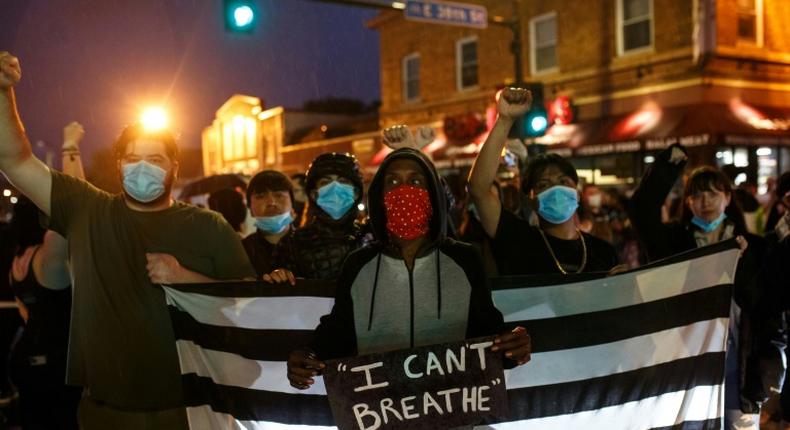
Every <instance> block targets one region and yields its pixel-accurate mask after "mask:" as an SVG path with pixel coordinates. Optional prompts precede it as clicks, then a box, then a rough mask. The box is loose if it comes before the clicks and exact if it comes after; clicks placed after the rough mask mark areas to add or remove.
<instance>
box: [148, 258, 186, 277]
mask: <svg viewBox="0 0 790 430" xmlns="http://www.w3.org/2000/svg"><path fill="white" fill-rule="evenodd" d="M145 259H146V260H147V262H148V264H147V265H146V267H145V268H146V269H147V270H148V277H149V278H150V279H151V283H152V284H177V283H179V282H183V279H184V278H183V267H181V264H179V263H178V260H177V259H176V257H173V256H172V255H170V254H163V253H154V252H149V253H146V254H145Z"/></svg>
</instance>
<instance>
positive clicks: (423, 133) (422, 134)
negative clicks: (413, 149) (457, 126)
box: [414, 126, 436, 149]
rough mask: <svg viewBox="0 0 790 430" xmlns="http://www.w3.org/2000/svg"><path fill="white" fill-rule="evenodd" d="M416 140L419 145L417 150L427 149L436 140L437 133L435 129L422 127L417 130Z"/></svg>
mask: <svg viewBox="0 0 790 430" xmlns="http://www.w3.org/2000/svg"><path fill="white" fill-rule="evenodd" d="M414 140H415V141H416V143H417V149H422V148H425V147H426V146H428V145H430V144H431V142H433V141H434V140H436V132H435V131H434V130H433V127H428V126H423V127H420V128H418V129H417V133H415V136H414Z"/></svg>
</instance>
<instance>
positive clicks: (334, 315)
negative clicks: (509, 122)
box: [310, 149, 504, 359]
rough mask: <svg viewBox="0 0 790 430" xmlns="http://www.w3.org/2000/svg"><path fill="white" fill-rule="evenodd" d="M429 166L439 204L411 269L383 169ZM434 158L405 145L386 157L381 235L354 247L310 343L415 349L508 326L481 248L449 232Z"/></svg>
mask: <svg viewBox="0 0 790 430" xmlns="http://www.w3.org/2000/svg"><path fill="white" fill-rule="evenodd" d="M398 158H409V159H412V160H415V161H417V162H418V163H419V164H420V166H421V167H422V168H423V169H424V170H425V173H426V176H427V177H428V182H429V194H430V197H431V204H432V207H433V208H434V213H433V217H432V218H431V223H430V224H431V225H430V241H429V243H428V244H427V245H426V246H424V247H423V248H422V249H421V250H420V252H419V253H418V255H417V257H416V259H415V263H414V267H413V269H412V270H411V271H409V269H407V268H406V265H405V264H404V262H403V260H402V258H401V256H400V253H399V252H397V250H396V249H394V247H393V245H392V244H391V243H390V241H389V239H388V234H387V231H386V214H385V212H384V206H383V185H384V184H383V180H384V178H383V173H384V171H386V169H387V166H388V165H389V164H390V163H391V162H392V161H393V160H395V159H398ZM440 187H441V186H440V184H439V179H438V175H437V174H436V171H435V169H434V167H433V164H432V163H431V162H430V160H428V159H427V158H426V157H425V156H424V155H423V154H421V153H420V152H419V151H414V150H410V149H400V150H397V151H394V152H393V153H392V154H390V155H389V156H388V157H387V159H385V161H384V162H383V163H382V165H381V166H380V168H379V171H378V173H377V175H376V176H375V177H374V179H373V181H372V183H371V185H370V188H369V192H368V202H369V205H368V206H369V210H370V226H371V228H372V230H373V234H374V236H375V238H376V241H375V242H374V243H372V244H370V245H368V246H366V247H364V248H362V249H360V250H358V251H356V252H354V253H352V254H351V255H350V256H349V257H348V259H347V260H346V262H345V264H344V265H343V270H342V272H341V274H340V277H339V278H338V282H337V290H336V300H335V305H334V308H333V309H332V312H331V314H329V315H326V316H324V317H322V318H321V323H320V325H319V326H318V328H317V329H316V331H315V334H314V338H313V341H312V342H311V344H310V347H311V348H312V349H313V350H314V351H315V352H316V354H317V356H318V357H319V358H321V359H331V358H338V357H344V356H353V355H359V354H365V353H372V352H384V351H388V350H395V349H402V348H410V347H416V346H422V345H428V344H432V343H442V342H450V341H460V340H463V339H465V338H469V337H477V336H483V335H494V334H498V333H501V332H502V331H503V329H504V323H503V318H502V314H501V313H500V312H499V311H498V310H497V309H496V308H495V307H494V305H493V301H492V299H491V293H490V290H489V288H488V284H487V279H486V275H485V271H484V269H483V266H482V263H481V261H480V257H479V255H478V254H477V253H476V252H475V251H474V249H473V248H472V247H471V246H469V245H467V244H463V243H460V242H456V241H454V240H452V239H448V238H446V226H447V213H446V206H445V205H444V199H445V197H444V193H443V192H442V191H441V188H440Z"/></svg>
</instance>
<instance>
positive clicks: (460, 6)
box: [403, 0, 488, 28]
mask: <svg viewBox="0 0 790 430" xmlns="http://www.w3.org/2000/svg"><path fill="white" fill-rule="evenodd" d="M403 14H404V17H405V18H406V19H408V20H411V21H423V22H430V23H433V24H449V25H459V26H462V27H472V28H486V27H487V26H488V9H486V7H485V6H482V5H477V4H468V3H454V2H448V1H440V0H408V1H407V2H406V8H405V9H404V11H403Z"/></svg>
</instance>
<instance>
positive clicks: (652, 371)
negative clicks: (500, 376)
mask: <svg viewBox="0 0 790 430" xmlns="http://www.w3.org/2000/svg"><path fill="white" fill-rule="evenodd" d="M665 346H666V345H665ZM659 347H660V346H659ZM579 365H580V366H583V365H584V357H579ZM723 383H724V352H711V353H707V354H702V355H698V356H695V357H689V358H684V359H680V360H675V361H671V362H669V363H663V364H659V365H656V366H651V367H645V368H642V369H637V370H633V371H630V372H623V373H618V374H614V375H608V376H603V377H599V378H592V379H586V380H582V381H574V382H566V383H561V384H553V385H544V386H540V387H529V388H518V389H513V390H508V400H509V403H510V415H509V417H508V419H506V420H503V421H521V420H527V419H533V418H542V417H550V416H557V415H567V414H572V413H578V412H584V411H592V410H596V409H601V408H605V407H609V406H616V405H622V404H624V403H628V402H634V401H638V400H642V399H647V398H650V397H656V396H660V395H662V394H667V393H673V392H676V391H684V390H690V389H692V388H694V387H697V386H705V385H721V384H723Z"/></svg>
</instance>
